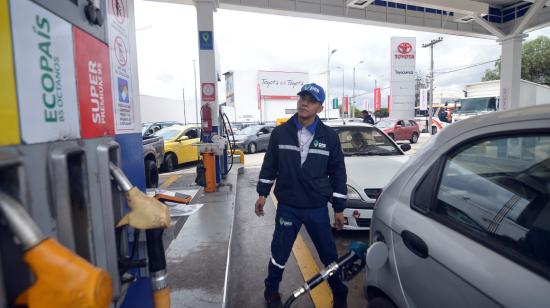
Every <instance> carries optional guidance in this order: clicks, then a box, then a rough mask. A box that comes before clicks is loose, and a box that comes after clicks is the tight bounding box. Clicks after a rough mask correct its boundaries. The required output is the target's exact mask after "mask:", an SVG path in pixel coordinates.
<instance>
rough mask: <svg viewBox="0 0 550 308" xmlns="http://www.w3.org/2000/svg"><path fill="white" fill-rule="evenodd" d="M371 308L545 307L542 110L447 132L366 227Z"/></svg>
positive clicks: (399, 178) (548, 186)
mask: <svg viewBox="0 0 550 308" xmlns="http://www.w3.org/2000/svg"><path fill="white" fill-rule="evenodd" d="M370 236H371V246H370V247H369V250H368V252H367V271H366V278H365V294H366V296H367V299H368V301H369V307H395V306H398V307H422V308H424V307H428V308H429V307H484V308H486V307H549V306H550V105H542V106H535V107H529V108H523V109H516V110H511V111H505V112H495V113H492V114H488V115H485V116H479V117H475V118H471V119H467V120H464V121H460V122H458V123H455V124H453V125H451V126H449V127H447V128H446V129H445V130H443V131H441V133H440V134H438V135H435V136H434V137H433V138H432V139H431V140H430V142H428V143H427V144H426V145H425V147H424V148H423V149H421V150H420V151H419V152H418V153H417V155H416V156H414V157H413V158H411V159H410V160H409V161H408V162H407V164H405V165H404V166H403V168H401V170H400V172H398V174H397V175H396V176H395V177H394V178H393V181H392V182H390V184H388V186H386V187H385V189H384V191H383V192H382V194H381V196H380V197H379V199H378V201H377V203H376V205H375V210H374V214H373V219H372V223H371V234H370Z"/></svg>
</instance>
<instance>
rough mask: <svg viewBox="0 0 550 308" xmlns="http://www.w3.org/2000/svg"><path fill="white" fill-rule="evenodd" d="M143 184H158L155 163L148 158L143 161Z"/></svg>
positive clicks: (149, 186)
mask: <svg viewBox="0 0 550 308" xmlns="http://www.w3.org/2000/svg"><path fill="white" fill-rule="evenodd" d="M145 186H146V187H147V188H156V187H158V186H159V171H158V169H157V164H156V163H155V162H154V161H152V160H149V159H148V160H146V161H145Z"/></svg>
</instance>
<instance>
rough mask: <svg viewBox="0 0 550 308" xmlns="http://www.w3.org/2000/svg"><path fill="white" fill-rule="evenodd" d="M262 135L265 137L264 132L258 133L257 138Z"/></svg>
mask: <svg viewBox="0 0 550 308" xmlns="http://www.w3.org/2000/svg"><path fill="white" fill-rule="evenodd" d="M261 135H264V132H258V133H257V134H256V136H261Z"/></svg>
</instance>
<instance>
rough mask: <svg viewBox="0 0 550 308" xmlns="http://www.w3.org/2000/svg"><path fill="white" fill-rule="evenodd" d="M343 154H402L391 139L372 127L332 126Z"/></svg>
mask: <svg viewBox="0 0 550 308" xmlns="http://www.w3.org/2000/svg"><path fill="white" fill-rule="evenodd" d="M334 130H336V132H337V133H338V137H339V138H340V143H341V144H342V151H343V152H344V155H345V156H367V155H402V153H401V151H399V149H398V148H397V147H396V146H395V144H394V143H393V142H391V140H390V139H389V138H388V137H387V136H386V135H384V133H382V132H380V131H379V130H378V129H376V128H374V127H367V126H359V127H358V126H355V127H354V126H340V127H334Z"/></svg>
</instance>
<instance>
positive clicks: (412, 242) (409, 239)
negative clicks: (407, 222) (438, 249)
mask: <svg viewBox="0 0 550 308" xmlns="http://www.w3.org/2000/svg"><path fill="white" fill-rule="evenodd" d="M401 238H402V239H403V243H405V246H407V248H409V250H410V251H412V253H414V254H415V255H417V256H419V257H420V258H422V259H426V258H427V257H428V245H426V242H424V240H423V239H421V238H420V237H419V236H418V235H416V234H414V233H412V232H411V231H408V230H404V231H403V232H401Z"/></svg>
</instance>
